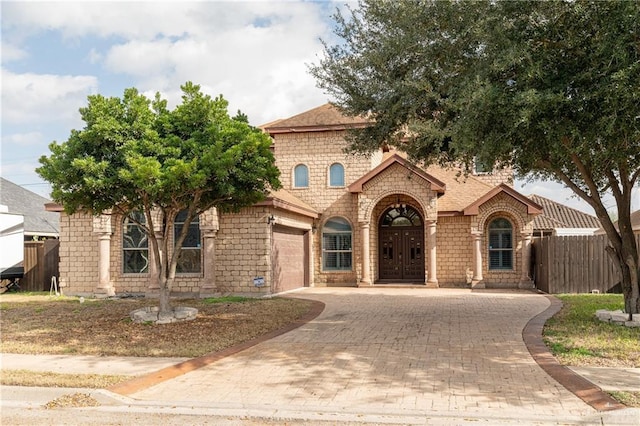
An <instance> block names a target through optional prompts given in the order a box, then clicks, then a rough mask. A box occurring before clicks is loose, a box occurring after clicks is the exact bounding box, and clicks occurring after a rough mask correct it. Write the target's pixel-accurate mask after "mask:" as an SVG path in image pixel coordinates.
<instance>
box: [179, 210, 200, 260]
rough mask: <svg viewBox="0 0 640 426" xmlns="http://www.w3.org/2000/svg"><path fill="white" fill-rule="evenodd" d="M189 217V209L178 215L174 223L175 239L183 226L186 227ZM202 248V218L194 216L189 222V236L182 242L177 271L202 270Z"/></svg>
mask: <svg viewBox="0 0 640 426" xmlns="http://www.w3.org/2000/svg"><path fill="white" fill-rule="evenodd" d="M186 218H187V211H186V210H183V211H181V212H180V213H178V215H177V216H176V220H175V222H174V223H173V238H174V241H175V240H177V239H178V236H179V235H180V232H181V231H182V228H183V227H184V225H185V223H184V221H185V219H186ZM201 253H202V248H201V245H200V218H199V217H197V216H196V217H194V218H193V220H192V221H191V223H190V224H189V229H188V231H187V236H186V237H185V239H184V241H183V242H182V251H181V252H180V257H178V265H177V266H176V272H177V273H197V272H200V270H201V266H200V265H201V263H202V258H201Z"/></svg>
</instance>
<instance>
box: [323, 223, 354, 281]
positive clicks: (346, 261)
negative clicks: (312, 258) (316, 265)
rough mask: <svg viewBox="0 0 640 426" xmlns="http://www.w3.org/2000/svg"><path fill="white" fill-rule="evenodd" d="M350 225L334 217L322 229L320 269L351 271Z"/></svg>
mask: <svg viewBox="0 0 640 426" xmlns="http://www.w3.org/2000/svg"><path fill="white" fill-rule="evenodd" d="M351 234H352V232H351V225H350V224H349V222H347V220H346V219H343V218H341V217H334V218H331V219H329V220H328V221H327V222H326V223H325V224H324V226H323V228H322V268H323V269H324V270H326V271H350V270H351V264H352V262H351V257H352V252H353V250H352V246H351Z"/></svg>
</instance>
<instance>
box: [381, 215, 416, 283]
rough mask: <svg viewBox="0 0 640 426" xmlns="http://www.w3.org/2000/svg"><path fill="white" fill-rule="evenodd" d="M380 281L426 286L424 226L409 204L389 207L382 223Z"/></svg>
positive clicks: (382, 217) (382, 218)
mask: <svg viewBox="0 0 640 426" xmlns="http://www.w3.org/2000/svg"><path fill="white" fill-rule="evenodd" d="M378 255H379V262H378V268H379V274H378V276H379V280H380V281H411V282H421V283H424V272H425V262H424V224H423V220H422V216H421V215H420V213H418V211H417V210H416V209H414V208H413V207H411V206H408V205H406V204H403V205H397V206H393V207H390V208H388V209H387V210H386V211H385V212H384V213H383V214H382V216H381V218H380V222H379V223H378Z"/></svg>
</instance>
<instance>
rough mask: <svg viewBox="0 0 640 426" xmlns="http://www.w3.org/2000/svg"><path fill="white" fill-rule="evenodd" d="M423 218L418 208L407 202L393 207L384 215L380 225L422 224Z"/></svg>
mask: <svg viewBox="0 0 640 426" xmlns="http://www.w3.org/2000/svg"><path fill="white" fill-rule="evenodd" d="M421 225H422V218H421V217H420V214H419V213H418V211H417V210H416V209H414V208H413V207H411V206H408V205H406V204H403V205H400V206H397V207H392V208H390V209H389V210H387V211H386V212H385V214H384V216H382V220H381V221H380V226H382V227H383V228H385V227H392V226H421Z"/></svg>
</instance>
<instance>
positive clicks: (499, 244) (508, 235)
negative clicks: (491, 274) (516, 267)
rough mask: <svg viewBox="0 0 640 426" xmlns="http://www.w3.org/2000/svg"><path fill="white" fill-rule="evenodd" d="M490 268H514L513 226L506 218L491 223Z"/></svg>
mask: <svg viewBox="0 0 640 426" xmlns="http://www.w3.org/2000/svg"><path fill="white" fill-rule="evenodd" d="M489 269H493V270H501V269H503V270H504V269H513V226H512V225H511V222H509V221H508V220H507V219H505V218H497V219H494V220H492V221H491V223H490V224H489Z"/></svg>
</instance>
